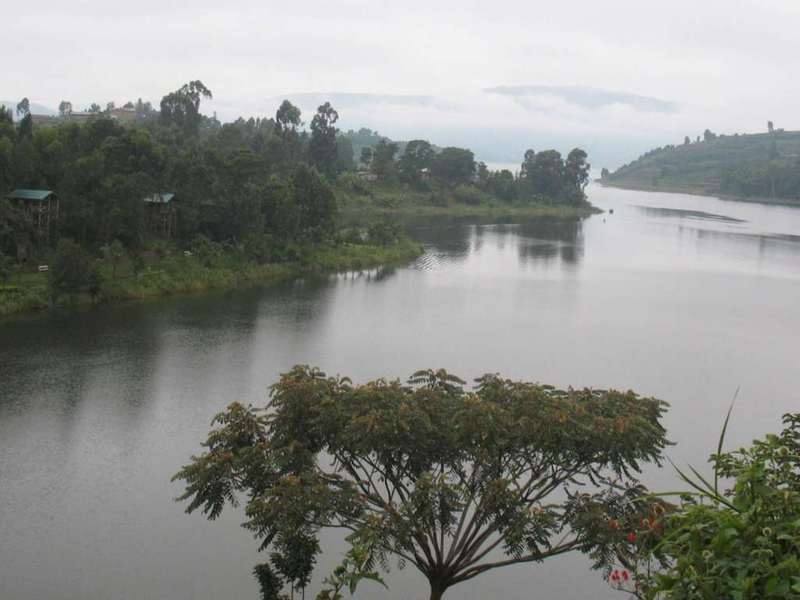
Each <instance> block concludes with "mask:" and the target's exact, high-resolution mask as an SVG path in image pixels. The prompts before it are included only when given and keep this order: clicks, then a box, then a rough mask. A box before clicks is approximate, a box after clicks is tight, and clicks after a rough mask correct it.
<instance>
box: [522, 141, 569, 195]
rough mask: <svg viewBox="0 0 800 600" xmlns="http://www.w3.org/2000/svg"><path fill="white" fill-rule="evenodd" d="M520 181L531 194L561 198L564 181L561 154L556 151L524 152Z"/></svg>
mask: <svg viewBox="0 0 800 600" xmlns="http://www.w3.org/2000/svg"><path fill="white" fill-rule="evenodd" d="M520 179H521V180H522V181H523V183H524V184H525V185H526V186H527V187H528V189H529V190H530V191H531V192H532V193H534V194H541V195H543V196H547V197H549V198H552V199H557V198H558V197H559V196H561V193H562V190H563V189H564V181H565V166H564V161H563V159H562V158H561V154H560V153H559V152H557V151H556V150H544V151H542V152H539V153H536V152H534V151H533V150H528V151H526V152H525V160H524V161H523V163H522V168H521V169H520Z"/></svg>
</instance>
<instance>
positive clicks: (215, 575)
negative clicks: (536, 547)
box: [0, 187, 800, 600]
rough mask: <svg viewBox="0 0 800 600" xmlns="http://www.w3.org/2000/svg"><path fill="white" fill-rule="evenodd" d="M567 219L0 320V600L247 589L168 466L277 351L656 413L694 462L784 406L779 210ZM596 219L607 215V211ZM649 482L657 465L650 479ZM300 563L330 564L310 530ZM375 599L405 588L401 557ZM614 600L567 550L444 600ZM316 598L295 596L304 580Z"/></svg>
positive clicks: (433, 232)
mask: <svg viewBox="0 0 800 600" xmlns="http://www.w3.org/2000/svg"><path fill="white" fill-rule="evenodd" d="M589 197H590V200H591V201H592V202H593V203H594V204H595V205H597V206H599V207H601V208H603V209H606V210H607V211H609V212H606V213H604V214H601V215H595V216H592V217H590V218H588V219H585V220H582V221H563V220H552V219H549V220H539V221H535V222H531V223H526V224H519V225H474V224H466V223H452V222H449V223H441V224H439V225H430V226H426V227H423V228H417V229H415V230H414V234H415V235H416V236H417V237H418V238H419V239H420V240H422V241H423V242H424V244H425V247H426V254H425V255H424V256H422V257H421V258H420V259H419V260H417V261H416V262H414V263H413V264H410V265H408V266H405V267H402V268H395V269H381V270H377V271H372V272H369V273H360V274H352V273H351V274H346V275H339V276H333V277H329V278H323V279H318V280H305V281H297V282H291V283H286V284H283V285H279V286H274V287H269V288H257V289H248V290H241V291H232V292H219V293H211V294H205V295H202V296H185V297H179V298H172V299H167V300H161V301H157V302H148V303H139V304H130V305H125V306H115V307H99V308H96V309H92V310H87V311H83V312H81V313H80V315H76V314H75V313H69V312H61V313H56V314H52V315H44V316H33V317H25V318H21V319H16V320H9V321H4V322H0V383H1V385H2V387H0V557H2V560H0V598H15V599H21V600H26V599H36V600H39V599H43V600H49V599H59V600H62V599H63V600H72V599H75V600H77V599H86V600H100V599H106V598H121V599H139V598H170V599H182V598H187V599H193V600H195V599H196V600H211V599H217V598H230V599H239V598H242V599H244V598H247V599H252V598H254V597H256V584H255V581H254V580H253V579H252V577H251V576H250V571H251V569H252V566H253V565H254V564H255V563H256V562H259V557H258V556H257V552H256V547H257V544H256V542H255V541H254V540H253V539H252V538H251V536H250V535H249V534H248V533H246V532H245V531H243V530H241V529H240V528H239V527H238V526H237V524H238V523H239V522H240V521H241V515H240V514H237V513H235V512H232V513H229V514H227V515H224V516H223V517H222V518H221V519H220V520H219V521H217V522H213V523H209V522H206V521H204V520H203V519H202V518H201V517H200V516H198V515H193V516H186V515H184V514H183V507H182V506H180V505H178V504H176V503H174V502H173V498H174V497H175V496H177V495H178V493H179V492H180V487H179V486H178V485H176V484H171V483H170V477H171V475H172V474H174V473H175V471H176V470H177V469H178V468H179V467H180V466H181V465H182V464H184V463H186V461H187V460H188V458H189V456H190V455H191V454H192V453H193V452H197V451H199V450H200V447H199V444H200V442H201V441H202V440H203V439H204V438H205V435H206V433H207V431H208V427H209V423H210V420H211V418H212V416H213V415H214V413H215V412H217V411H219V410H221V409H222V408H224V407H225V406H226V405H227V404H228V403H230V402H231V401H234V400H237V401H240V402H252V403H254V404H262V403H263V402H264V401H265V398H266V390H267V387H268V386H269V385H270V384H271V383H272V382H274V381H275V380H276V378H277V377H278V374H279V373H280V372H282V371H285V370H287V369H288V368H289V367H291V366H292V365H293V364H295V363H307V364H312V365H317V366H319V367H321V368H323V369H324V370H326V371H327V372H330V373H341V374H346V375H349V376H351V377H352V378H353V379H354V380H356V381H364V380H366V379H368V378H375V377H380V376H388V377H401V378H405V377H407V376H408V375H409V374H410V373H411V372H413V371H414V370H416V369H418V368H424V367H440V366H441V367H445V368H447V369H448V370H450V371H452V372H454V373H455V374H458V375H460V376H461V377H462V378H465V379H470V378H473V377H477V376H479V375H481V374H483V373H485V372H500V373H502V374H503V375H506V376H509V377H513V378H520V379H527V380H538V381H542V382H547V383H552V384H556V385H559V386H568V385H573V386H592V387H603V388H605V387H615V388H623V389H628V388H632V389H634V390H636V391H637V392H639V393H641V394H646V395H654V396H657V397H659V398H662V399H664V400H666V401H668V402H669V403H670V404H671V408H670V411H669V413H668V415H667V417H666V421H665V424H666V426H667V428H668V431H669V435H670V437H671V439H672V440H673V441H674V442H676V446H675V447H673V448H671V449H670V450H669V455H670V456H671V457H672V458H673V459H674V460H676V462H683V461H691V462H692V463H693V464H694V465H696V466H700V465H703V464H704V462H705V460H706V458H707V456H708V454H710V453H711V452H712V450H713V446H714V444H715V441H716V435H717V432H718V430H719V427H720V425H721V423H722V419H723V418H724V414H725V411H726V410H727V407H728V405H729V403H730V400H731V397H732V396H733V393H734V391H735V390H736V388H737V387H740V392H739V400H738V402H737V406H736V409H735V412H734V416H733V420H732V423H731V427H730V430H729V445H730V446H735V445H738V444H740V443H745V442H748V441H749V440H750V439H752V438H753V437H754V436H758V435H762V434H764V433H766V432H768V431H776V430H777V429H778V426H779V421H780V416H781V414H782V413H784V412H787V411H789V410H797V406H798V397H797V393H796V391H795V390H797V389H798V383H800V382H799V381H798V379H800V369H798V367H800V355H798V353H797V334H798V331H800V311H798V309H797V307H798V305H800V302H799V301H800V240H799V239H798V236H797V235H796V232H797V231H800V209H797V208H791V207H781V206H767V205H759V204H748V203H737V202H729V201H722V200H717V199H714V198H701V197H696V196H685V195H680V194H658V193H644V192H632V191H620V190H613V189H606V188H599V187H592V188H590V190H589ZM610 209H613V210H614V212H613V214H611V213H610ZM644 479H645V480H646V481H647V483H649V484H651V485H652V486H654V487H656V488H662V489H663V488H664V487H667V486H672V485H674V480H673V477H672V474H671V473H670V471H669V470H668V469H664V470H661V471H658V470H653V469H651V470H648V471H647V472H646V473H645V475H644ZM325 549H326V552H325V554H324V555H323V557H322V559H321V563H320V565H319V568H318V574H319V575H320V576H324V575H325V574H326V573H327V572H329V571H330V570H331V569H332V568H333V566H335V565H336V564H337V563H338V561H339V558H340V557H339V554H338V552H339V551H340V550H341V549H342V546H341V544H340V543H339V542H338V541H337V539H336V538H335V537H327V538H326V539H325ZM388 582H389V585H390V588H391V590H390V592H388V593H385V594H384V593H383V592H377V591H376V588H371V587H369V586H367V587H364V588H363V594H362V595H361V597H374V596H373V594H376V595H378V596H380V597H387V598H391V599H396V600H400V599H411V598H419V597H422V596H423V595H424V594H423V590H424V585H423V584H424V582H423V581H422V580H421V577H420V576H418V575H417V574H416V573H414V572H413V571H411V570H406V571H403V572H397V571H396V570H393V572H392V573H391V574H390V575H389V577H388ZM532 590H536V596H535V597H540V598H550V597H560V598H567V599H573V598H574V599H580V598H614V597H618V596H617V595H616V593H612V592H611V591H610V590H606V588H605V587H604V584H603V583H602V582H601V581H600V578H599V575H598V574H595V573H592V572H590V571H589V570H588V568H587V567H586V564H585V562H584V561H583V560H582V559H581V558H580V557H566V558H563V559H556V560H552V561H547V562H546V563H545V564H543V565H541V566H517V567H514V568H510V569H505V570H503V571H501V572H498V573H494V574H487V575H484V576H481V577H480V578H478V579H476V580H475V581H474V582H471V583H470V584H469V585H463V586H460V587H457V588H454V589H453V590H451V592H450V593H449V594H450V595H451V596H453V597H454V598H464V599H467V600H478V599H481V598H486V597H497V598H504V599H510V600H523V599H525V600H528V599H530V598H531V597H533V593H532ZM310 592H313V590H310Z"/></svg>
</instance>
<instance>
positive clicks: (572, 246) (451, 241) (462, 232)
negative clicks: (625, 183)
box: [412, 218, 585, 271]
mask: <svg viewBox="0 0 800 600" xmlns="http://www.w3.org/2000/svg"><path fill="white" fill-rule="evenodd" d="M412 232H413V234H414V235H415V236H416V237H418V238H419V239H420V240H421V241H422V242H423V243H424V244H425V246H426V254H425V255H424V256H423V257H422V258H421V259H420V260H419V261H418V262H417V265H416V266H417V268H418V269H420V270H425V271H430V270H436V269H439V268H441V267H442V266H443V265H447V266H454V265H457V264H461V263H465V262H467V261H469V260H470V259H471V258H473V257H475V256H477V255H481V254H487V249H486V246H487V245H488V246H490V247H491V248H492V250H491V252H490V253H491V254H492V255H493V256H495V257H496V258H497V259H498V260H508V256H507V253H508V251H509V250H512V251H514V252H515V253H516V256H517V258H518V261H519V264H526V265H534V266H535V265H537V264H541V265H542V266H546V265H549V266H552V265H554V264H560V263H564V264H565V265H567V266H570V267H574V266H575V265H577V264H578V263H579V262H580V260H581V259H582V258H583V256H584V252H585V248H584V236H583V220H582V219H557V218H541V219H535V220H530V221H525V222H522V223H516V224H498V225H486V224H473V225H466V226H465V225H463V224H457V225H453V224H447V225H444V226H442V225H439V226H437V227H428V228H416V229H413V230H412Z"/></svg>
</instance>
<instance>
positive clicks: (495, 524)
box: [175, 366, 667, 600]
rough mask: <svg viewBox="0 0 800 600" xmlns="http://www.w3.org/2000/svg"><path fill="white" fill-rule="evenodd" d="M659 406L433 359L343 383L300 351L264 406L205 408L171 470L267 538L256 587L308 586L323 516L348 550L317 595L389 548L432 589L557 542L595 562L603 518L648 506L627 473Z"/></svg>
mask: <svg viewBox="0 0 800 600" xmlns="http://www.w3.org/2000/svg"><path fill="white" fill-rule="evenodd" d="M664 410H665V405H664V403H663V402H661V401H659V400H656V399H653V398H640V397H638V396H637V395H636V394H634V393H633V392H624V393H623V392H616V391H601V390H588V389H584V390H572V389H570V390H569V391H561V390H556V389H554V388H552V387H550V386H543V385H538V384H532V383H525V382H515V381H510V380H506V379H502V378H500V377H499V376H497V375H486V376H484V377H481V378H480V379H478V380H477V384H476V386H475V388H474V389H472V390H468V389H465V387H464V382H463V381H461V380H460V379H458V378H457V377H455V376H453V375H450V374H448V373H447V372H445V371H443V370H440V371H432V370H427V371H420V372H417V373H415V374H414V375H413V376H412V377H411V379H410V380H409V382H408V384H407V385H403V384H401V383H400V382H399V381H387V380H384V379H379V380H377V381H373V382H370V383H367V384H364V385H353V384H352V383H351V382H350V380H349V379H347V378H340V377H327V376H325V374H324V373H322V372H320V371H318V370H316V369H311V368H308V367H304V366H298V367H295V368H294V369H293V370H292V371H290V372H289V373H286V374H284V375H283V376H282V377H281V379H280V381H279V382H278V383H276V384H275V385H274V386H273V387H272V390H271V401H270V402H269V405H268V406H267V407H266V408H265V409H263V410H261V409H255V408H253V407H249V406H243V405H241V404H238V403H234V404H231V405H230V406H229V407H228V409H227V410H226V411H225V412H223V413H221V414H219V415H217V417H216V418H215V420H214V429H213V430H212V431H211V432H210V434H209V436H208V439H207V441H206V442H205V444H204V446H205V448H206V450H205V452H203V453H202V454H201V455H199V456H195V457H193V459H192V462H191V463H190V464H189V465H187V466H186V467H184V468H183V469H182V470H181V471H180V473H178V474H177V475H176V476H175V477H176V479H180V480H183V481H185V483H186V492H185V493H184V495H183V496H182V499H183V500H188V501H189V505H188V511H189V512H192V511H194V510H201V511H202V512H203V513H204V514H205V515H206V516H208V517H209V518H211V519H214V518H216V517H217V516H219V514H220V513H221V512H222V510H223V509H224V507H225V506H226V505H227V504H234V505H235V504H236V503H237V502H238V500H239V499H241V500H242V501H243V502H245V514H246V515H247V521H246V522H245V524H244V527H246V528H247V529H248V530H250V531H252V532H253V534H254V535H255V536H256V537H257V538H258V539H259V540H261V548H260V549H261V550H264V551H267V550H269V551H270V553H269V560H268V561H267V562H265V563H263V564H261V565H259V566H258V567H257V568H256V571H255V572H256V576H257V578H258V580H259V582H260V584H261V588H262V597H263V598H264V599H265V600H277V599H278V598H279V594H280V592H281V589H282V588H283V587H284V586H287V587H288V586H291V587H292V588H293V589H294V588H301V589H302V588H305V586H306V585H307V584H308V583H309V581H310V578H311V574H312V571H313V568H314V564H315V562H316V557H317V555H318V553H319V552H320V546H319V534H320V531H321V530H323V529H327V528H343V529H345V530H346V531H348V533H349V537H348V541H349V543H350V545H351V551H350V552H349V554H348V556H347V558H346V560H345V563H344V564H343V565H342V566H341V567H340V568H339V569H337V570H336V572H335V573H334V574H333V575H332V577H331V578H330V579H329V580H328V583H330V587H331V589H327V590H324V591H323V592H322V593H321V594H320V598H323V599H330V598H339V597H341V596H339V595H338V591H339V590H340V589H341V587H342V585H344V584H347V585H350V586H352V585H354V583H355V582H357V580H358V578H361V577H369V578H373V579H376V578H378V575H377V573H376V572H375V571H376V569H377V568H378V566H384V567H385V566H386V565H388V562H389V561H390V560H393V559H394V560H397V561H398V562H399V564H400V565H401V566H402V565H409V566H413V567H414V568H416V569H418V570H419V571H420V572H421V573H422V574H423V575H424V576H425V577H426V578H427V580H428V581H429V583H430V598H431V599H432V600H439V599H440V598H442V596H443V595H444V594H445V592H446V591H447V590H448V589H449V588H451V587H452V586H455V585H457V584H459V583H463V582H465V581H469V580H471V579H473V578H474V577H477V576H479V575H481V574H482V573H485V572H487V571H490V570H494V569H499V568H503V567H506V566H509V565H514V564H524V563H532V562H541V561H543V560H546V559H547V558H550V557H554V556H558V555H560V554H564V553H566V552H573V551H574V552H584V553H586V554H588V555H590V557H591V558H592V560H593V561H594V563H595V566H596V567H598V568H608V566H609V565H610V564H611V563H612V562H613V561H614V560H616V554H617V552H616V549H617V547H618V546H620V544H624V539H620V536H619V532H618V531H616V530H613V529H609V528H608V526H607V523H608V520H609V518H614V519H618V520H620V521H626V522H631V521H635V520H637V519H639V518H640V517H641V515H642V514H646V511H647V510H648V507H647V506H646V503H645V502H644V500H643V499H642V498H643V490H642V488H641V486H640V485H639V484H638V482H636V480H635V479H634V478H633V475H634V474H635V473H637V472H638V471H639V469H640V467H641V465H642V464H643V463H647V462H656V463H658V462H659V460H660V459H661V453H662V450H663V448H664V447H665V445H666V444H667V441H666V438H665V432H664V430H663V428H662V427H661V425H660V419H661V417H662V415H663V413H664ZM590 483H591V484H592V485H591V487H589V484H590ZM347 582H349V583H347Z"/></svg>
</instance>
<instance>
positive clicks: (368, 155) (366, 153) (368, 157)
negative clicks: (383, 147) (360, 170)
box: [358, 146, 372, 169]
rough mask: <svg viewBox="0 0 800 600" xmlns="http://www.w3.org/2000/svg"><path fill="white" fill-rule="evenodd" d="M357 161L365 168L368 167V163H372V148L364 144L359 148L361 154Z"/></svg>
mask: <svg viewBox="0 0 800 600" xmlns="http://www.w3.org/2000/svg"><path fill="white" fill-rule="evenodd" d="M358 162H360V163H361V166H362V167H364V168H365V169H369V168H370V165H371V164H372V148H370V147H369V146H364V147H363V148H362V149H361V155H360V156H359V157H358Z"/></svg>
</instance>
